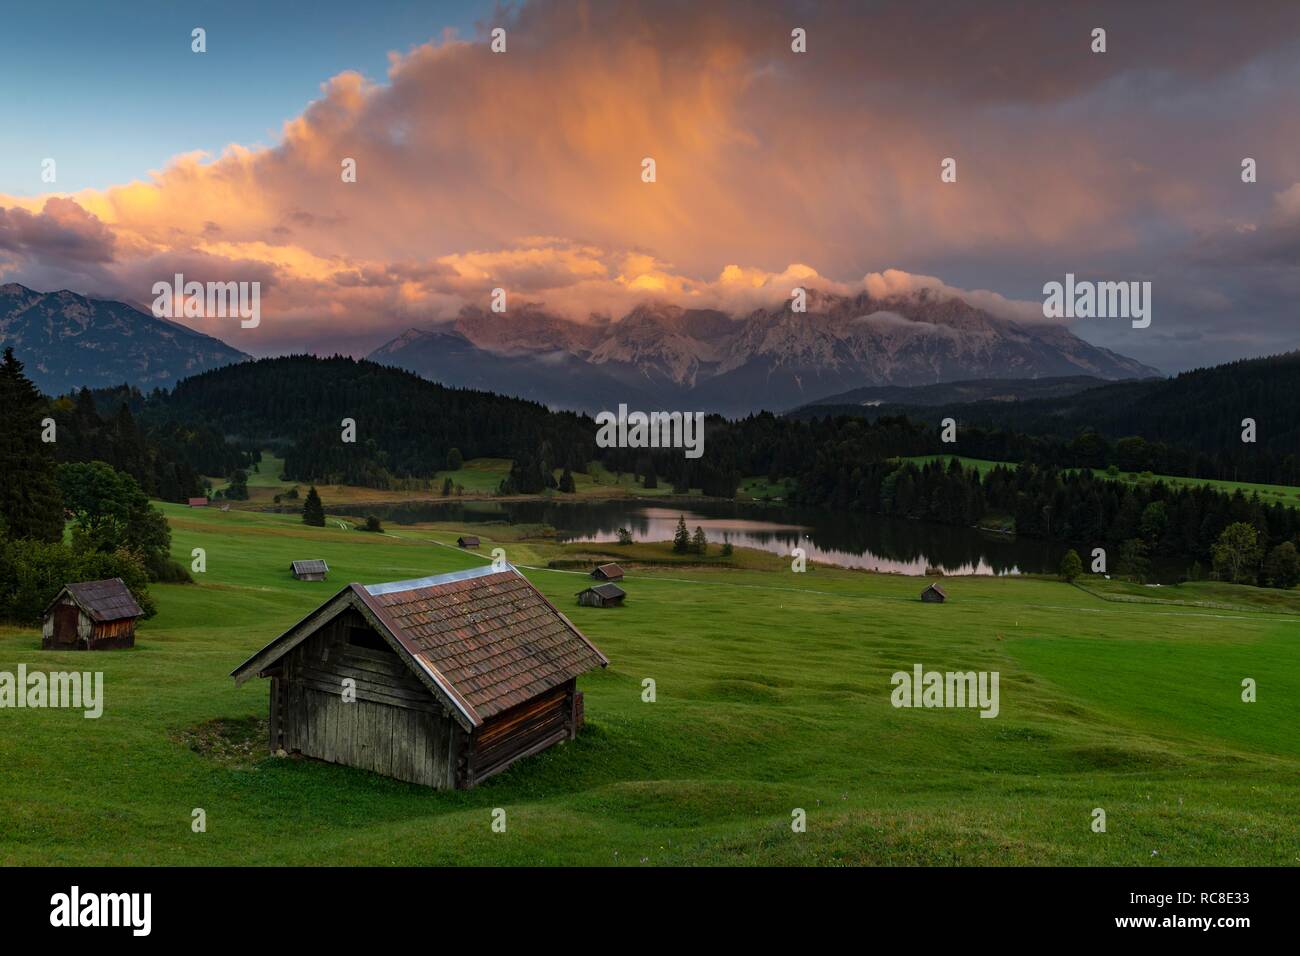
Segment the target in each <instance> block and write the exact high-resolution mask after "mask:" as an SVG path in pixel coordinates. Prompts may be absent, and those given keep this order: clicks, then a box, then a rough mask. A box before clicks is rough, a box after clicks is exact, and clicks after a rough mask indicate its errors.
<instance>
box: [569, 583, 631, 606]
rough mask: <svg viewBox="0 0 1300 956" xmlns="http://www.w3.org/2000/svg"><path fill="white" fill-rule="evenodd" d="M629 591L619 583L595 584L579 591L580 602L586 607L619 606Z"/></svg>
mask: <svg viewBox="0 0 1300 956" xmlns="http://www.w3.org/2000/svg"><path fill="white" fill-rule="evenodd" d="M625 597H627V592H626V591H624V590H623V589H622V588H621V587H619V586H618V585H617V584H593V585H592V586H591V587H589V588H587V589H586V590H585V591H579V592H578V603H579V604H581V605H583V606H584V607H618V606H620V605H621V604H622V603H623V598H625Z"/></svg>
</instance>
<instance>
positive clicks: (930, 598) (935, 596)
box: [921, 584, 948, 604]
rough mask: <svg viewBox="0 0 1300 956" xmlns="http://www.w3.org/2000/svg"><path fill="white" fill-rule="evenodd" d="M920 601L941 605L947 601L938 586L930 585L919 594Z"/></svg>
mask: <svg viewBox="0 0 1300 956" xmlns="http://www.w3.org/2000/svg"><path fill="white" fill-rule="evenodd" d="M921 600H922V601H924V602H925V603H926V604H942V603H943V602H944V601H946V600H948V595H947V593H946V592H945V591H944V589H943V588H941V587H939V585H937V584H931V585H930V586H929V587H928V588H926V589H925V590H924V591H922V592H921Z"/></svg>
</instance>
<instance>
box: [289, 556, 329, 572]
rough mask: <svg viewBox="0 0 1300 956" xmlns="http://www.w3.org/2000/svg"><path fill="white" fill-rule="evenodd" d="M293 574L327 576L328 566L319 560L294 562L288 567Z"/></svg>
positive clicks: (309, 559) (311, 559)
mask: <svg viewBox="0 0 1300 956" xmlns="http://www.w3.org/2000/svg"><path fill="white" fill-rule="evenodd" d="M289 567H290V569H292V571H293V573H294V574H327V573H328V572H329V565H327V564H326V563H325V562H324V561H323V560H322V559H320V558H308V559H307V560H306V561H294V562H292V563H290V565H289Z"/></svg>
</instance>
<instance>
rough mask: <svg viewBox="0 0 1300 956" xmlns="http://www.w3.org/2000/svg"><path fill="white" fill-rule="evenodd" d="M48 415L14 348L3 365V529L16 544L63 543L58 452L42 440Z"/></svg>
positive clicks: (0, 445) (0, 420)
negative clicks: (27, 540)
mask: <svg viewBox="0 0 1300 956" xmlns="http://www.w3.org/2000/svg"><path fill="white" fill-rule="evenodd" d="M44 410H45V401H44V399H43V398H42V397H41V393H40V392H38V391H37V390H36V386H35V385H33V384H32V383H31V380H30V379H28V378H27V376H26V375H24V374H23V363H22V362H20V361H18V359H16V358H14V350H13V349H12V348H7V349H5V353H4V362H3V364H0V475H3V476H4V480H3V481H0V525H3V532H4V534H5V535H7V536H8V537H11V538H33V539H35V540H37V541H58V540H60V539H61V538H62V537H63V499H62V496H61V495H60V493H59V485H58V478H57V475H56V472H55V463H54V446H53V444H51V443H49V442H45V441H43V440H42V437H41V432H42V430H43V426H42V419H43V418H45V411H44ZM55 437H56V439H57V437H58V436H57V434H56V436H55Z"/></svg>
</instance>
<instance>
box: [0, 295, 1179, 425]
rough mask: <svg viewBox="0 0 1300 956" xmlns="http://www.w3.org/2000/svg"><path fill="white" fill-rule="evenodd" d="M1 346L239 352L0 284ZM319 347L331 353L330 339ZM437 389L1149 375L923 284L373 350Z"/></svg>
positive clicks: (71, 383) (40, 361) (160, 372)
mask: <svg viewBox="0 0 1300 956" xmlns="http://www.w3.org/2000/svg"><path fill="white" fill-rule="evenodd" d="M0 345H4V346H9V345H12V346H13V347H14V349H15V351H16V353H17V355H18V357H19V359H20V360H21V361H23V362H24V364H25V365H26V366H27V368H28V371H29V374H30V375H31V377H32V379H33V380H34V381H35V382H36V384H37V386H38V387H39V388H41V389H42V391H45V392H46V393H47V394H60V393H63V392H66V391H69V390H71V389H75V388H79V387H81V386H89V387H92V388H99V387H106V386H112V385H120V384H123V383H126V384H129V385H133V386H135V387H138V388H140V389H142V390H146V391H147V390H149V389H151V388H154V387H168V386H170V385H172V384H174V383H175V382H177V381H179V380H180V379H183V378H186V377H188V376H191V375H195V374H198V373H200V372H204V371H207V370H208V369H212V368H217V367H220V366H222V365H227V364H230V363H232V362H239V361H243V360H245V359H247V358H249V356H248V355H246V354H245V353H243V352H241V351H239V350H238V349H235V348H233V347H231V346H229V345H226V344H225V343H224V342H221V341H220V340H218V339H215V338H213V337H211V336H209V335H204V334H202V333H200V332H195V331H193V330H191V329H188V328H186V327H185V326H182V325H180V324H179V323H175V322H170V321H167V320H164V319H158V318H155V317H154V316H152V315H150V314H148V313H145V312H142V311H140V310H139V309H137V308H135V307H133V306H130V305H126V304H124V303H121V302H111V301H105V300H99V299H92V298H88V297H86V296H82V295H78V294H76V293H73V292H68V291H60V292H49V293H41V292H35V291H33V290H31V289H28V288H26V287H24V286H21V285H16V284H9V285H4V286H0ZM314 351H316V352H318V353H322V354H329V353H330V352H332V351H333V349H332V348H331V347H330V344H329V343H328V342H320V343H317V344H316V346H315V348H314ZM368 357H369V358H370V359H371V360H373V361H375V362H379V363H381V364H385V365H391V366H395V367H398V368H402V369H406V370H408V371H411V372H414V373H416V374H417V375H420V376H422V377H424V378H427V379H429V380H431V381H435V382H438V383H441V384H443V385H448V386H456V387H466V388H476V389H481V390H485V391H492V392H497V393H499V394H502V395H509V396H516V397H520V398H526V399H531V400H534V401H538V402H541V403H544V404H546V405H549V406H551V407H554V408H567V409H574V410H579V411H587V412H596V411H600V410H602V409H614V408H616V407H617V406H618V405H619V404H620V403H626V404H627V405H629V406H630V407H633V408H637V407H639V408H668V409H674V408H675V409H691V410H701V411H707V412H718V413H722V414H726V415H741V414H747V413H749V412H752V411H757V410H760V409H767V410H772V411H784V410H788V409H792V408H796V407H798V406H801V405H805V404H808V403H811V402H817V401H820V400H823V399H826V398H828V397H830V396H840V395H842V393H846V392H848V393H855V390H857V391H860V390H862V389H869V388H872V387H891V386H895V387H909V386H920V385H933V384H937V383H946V382H959V381H963V380H970V379H986V378H998V379H1010V380H1026V379H1045V378H1055V377H1063V376H1088V377H1091V378H1094V379H1108V380H1114V379H1129V378H1145V377H1150V376H1154V375H1159V374H1160V373H1159V372H1158V371H1157V370H1156V369H1153V368H1151V367H1150V366H1147V365H1144V364H1142V363H1141V362H1138V361H1135V360H1133V359H1130V358H1127V357H1125V356H1123V355H1119V354H1117V353H1115V352H1112V351H1110V350H1108V349H1104V348H1099V347H1097V346H1093V345H1090V344H1088V343H1087V342H1085V341H1083V340H1082V339H1080V338H1079V337H1078V336H1076V335H1075V334H1074V333H1073V332H1071V331H1070V330H1069V329H1068V328H1066V327H1065V326H1064V325H1060V324H1052V323H1047V322H1043V323H1037V322H1017V321H1014V320H1011V319H1007V318H1003V317H1000V316H994V315H992V314H991V313H989V312H987V311H985V310H983V309H979V308H976V307H974V306H972V305H970V304H969V303H967V302H966V301H964V300H962V299H960V298H953V297H943V296H940V295H939V294H936V293H934V292H932V291H930V290H919V291H915V292H911V293H908V294H905V295H895V296H890V297H888V298H874V297H872V296H871V295H869V294H867V293H865V292H864V293H861V294H858V295H852V296H850V295H834V294H829V293H825V292H818V291H815V290H814V291H810V292H809V294H808V310H807V312H802V313H797V312H794V311H793V310H792V308H791V304H790V303H789V302H786V303H784V304H783V306H782V307H780V308H773V309H766V308H760V309H756V310H754V311H752V312H749V313H748V314H745V315H740V316H736V315H730V314H727V313H725V312H722V311H719V310H716V309H684V308H681V307H678V306H675V305H668V304H664V303H654V302H648V303H643V304H641V305H638V306H637V307H635V308H634V309H632V311H631V312H629V313H628V314H627V315H625V316H623V317H621V318H620V319H618V320H617V321H614V320H611V319H609V318H604V319H593V320H591V321H587V322H578V321H573V320H570V319H567V318H564V317H562V316H560V315H557V314H555V313H552V312H549V311H547V310H546V309H544V308H542V307H539V306H537V305H530V304H525V305H522V306H518V307H515V308H512V309H511V310H510V311H509V312H508V313H505V314H496V313H492V312H488V311H485V310H482V309H477V308H466V309H463V310H462V311H461V313H460V314H459V315H458V316H457V317H456V318H455V319H454V320H452V321H448V322H441V323H437V324H433V325H431V326H429V327H427V328H422V329H416V328H412V329H409V330H407V331H406V332H404V333H403V334H401V335H399V336H397V337H396V338H394V339H392V340H390V341H388V342H386V343H385V344H383V345H381V346H380V347H379V348H377V349H375V350H374V351H373V352H371V353H370V355H369V356H368Z"/></svg>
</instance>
